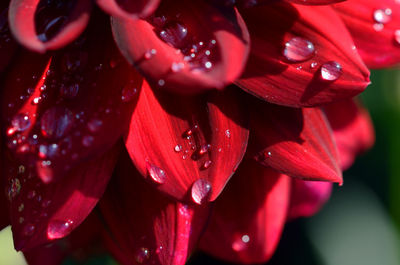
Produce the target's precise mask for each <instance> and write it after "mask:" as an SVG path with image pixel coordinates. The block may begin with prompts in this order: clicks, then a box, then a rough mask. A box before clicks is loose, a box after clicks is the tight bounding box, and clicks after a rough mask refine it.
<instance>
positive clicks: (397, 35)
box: [394, 29, 400, 45]
mask: <svg viewBox="0 0 400 265" xmlns="http://www.w3.org/2000/svg"><path fill="white" fill-rule="evenodd" d="M394 40H395V41H396V43H397V44H399V45H400V29H397V30H395V31H394Z"/></svg>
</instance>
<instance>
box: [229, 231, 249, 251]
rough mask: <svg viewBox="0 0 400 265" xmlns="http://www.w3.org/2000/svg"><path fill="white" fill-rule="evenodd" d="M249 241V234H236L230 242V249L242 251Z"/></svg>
mask: <svg viewBox="0 0 400 265" xmlns="http://www.w3.org/2000/svg"><path fill="white" fill-rule="evenodd" d="M249 242H250V237H249V235H242V236H236V239H235V240H234V241H233V243H232V249H233V250H235V251H243V250H244V249H245V248H247V246H248V243H249Z"/></svg>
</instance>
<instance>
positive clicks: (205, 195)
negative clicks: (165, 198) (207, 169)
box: [191, 179, 212, 204]
mask: <svg viewBox="0 0 400 265" xmlns="http://www.w3.org/2000/svg"><path fill="white" fill-rule="evenodd" d="M211 191H212V187H211V183H210V182H209V181H208V180H206V179H198V180H196V181H195V182H194V183H193V185H192V189H191V196H192V200H193V201H194V202H195V203H197V204H203V203H204V202H206V201H207V200H208V199H209V197H210V195H211Z"/></svg>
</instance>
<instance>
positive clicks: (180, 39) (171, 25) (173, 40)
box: [158, 21, 188, 48]
mask: <svg viewBox="0 0 400 265" xmlns="http://www.w3.org/2000/svg"><path fill="white" fill-rule="evenodd" d="M187 35H188V30H187V28H186V27H185V26H184V25H183V24H181V23H179V22H178V21H169V22H167V23H166V24H165V25H164V26H163V27H162V29H161V30H160V31H159V33H158V36H159V37H160V39H162V40H163V41H165V42H166V43H168V44H170V45H171V46H173V47H175V48H182V47H183V46H184V45H185V39H186V37H187Z"/></svg>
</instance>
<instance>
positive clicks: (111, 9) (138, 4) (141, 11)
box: [97, 0, 160, 19]
mask: <svg viewBox="0 0 400 265" xmlns="http://www.w3.org/2000/svg"><path fill="white" fill-rule="evenodd" d="M159 3H160V0H97V4H98V5H99V6H100V7H101V8H102V9H103V10H104V11H106V12H107V13H109V14H110V15H112V16H114V17H120V18H125V19H137V18H143V17H147V16H149V15H151V14H152V13H153V12H154V10H155V9H156V8H157V6H158V4H159Z"/></svg>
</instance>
